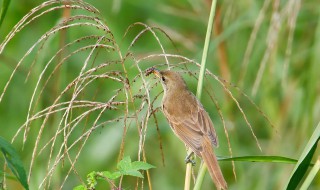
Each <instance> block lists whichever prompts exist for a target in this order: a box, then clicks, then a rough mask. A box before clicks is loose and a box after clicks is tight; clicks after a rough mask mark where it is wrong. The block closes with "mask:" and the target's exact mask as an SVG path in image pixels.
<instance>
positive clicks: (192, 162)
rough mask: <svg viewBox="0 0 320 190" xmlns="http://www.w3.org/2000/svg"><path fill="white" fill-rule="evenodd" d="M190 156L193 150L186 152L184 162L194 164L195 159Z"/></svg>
mask: <svg viewBox="0 0 320 190" xmlns="http://www.w3.org/2000/svg"><path fill="white" fill-rule="evenodd" d="M192 156H193V152H191V153H190V154H188V155H187V156H186V158H185V159H184V161H185V163H186V164H188V163H191V164H192V165H193V166H194V165H196V161H195V160H193V159H192Z"/></svg>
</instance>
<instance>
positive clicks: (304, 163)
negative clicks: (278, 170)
mask: <svg viewBox="0 0 320 190" xmlns="http://www.w3.org/2000/svg"><path fill="white" fill-rule="evenodd" d="M319 139H320V123H319V124H318V126H317V128H316V129H315V130H314V132H313V134H312V136H311V138H310V140H309V142H308V143H307V145H306V147H305V148H304V150H303V152H302V154H301V156H300V158H299V160H298V163H297V164H296V166H295V168H294V170H293V172H292V174H291V177H290V180H289V182H288V185H287V188H286V189H296V188H297V186H298V185H299V183H300V181H301V179H302V177H303V176H304V175H305V173H306V172H307V169H308V167H309V164H310V162H311V159H312V157H313V154H314V152H315V150H316V148H317V143H318V141H319Z"/></svg>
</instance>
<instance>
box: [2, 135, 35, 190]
mask: <svg viewBox="0 0 320 190" xmlns="http://www.w3.org/2000/svg"><path fill="white" fill-rule="evenodd" d="M0 150H1V152H2V154H3V156H4V158H5V160H6V162H7V164H8V167H9V168H10V170H11V171H12V173H13V174H14V175H15V176H16V177H17V179H18V180H19V182H20V183H21V185H22V186H23V187H24V188H25V189H27V190H28V189H29V185H28V182H27V175H26V171H25V170H24V167H23V164H22V161H21V159H20V157H19V155H18V153H17V152H16V150H15V149H14V148H13V147H12V145H11V144H10V143H9V142H7V141H6V140H5V139H3V138H2V137H0Z"/></svg>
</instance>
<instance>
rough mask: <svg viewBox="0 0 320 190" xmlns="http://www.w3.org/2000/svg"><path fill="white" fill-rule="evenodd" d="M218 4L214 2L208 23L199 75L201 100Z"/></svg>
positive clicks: (198, 90)
mask: <svg viewBox="0 0 320 190" xmlns="http://www.w3.org/2000/svg"><path fill="white" fill-rule="evenodd" d="M216 4H217V1H216V0H212V4H211V10H210V16H209V21H208V28H207V33H206V39H205V41H204V47H203V52H202V58H201V67H200V73H199V78H198V86H197V98H198V99H199V100H200V99H201V94H202V87H203V78H204V73H205V71H206V61H207V55H208V51H209V45H210V38H211V33H212V28H213V27H212V26H213V18H214V15H215V10H216Z"/></svg>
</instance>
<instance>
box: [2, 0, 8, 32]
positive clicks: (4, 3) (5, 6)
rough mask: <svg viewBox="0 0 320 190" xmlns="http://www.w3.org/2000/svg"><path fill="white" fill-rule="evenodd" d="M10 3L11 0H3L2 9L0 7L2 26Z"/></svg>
mask: <svg viewBox="0 0 320 190" xmlns="http://www.w3.org/2000/svg"><path fill="white" fill-rule="evenodd" d="M9 4H10V0H3V1H2V6H1V9H0V27H1V25H2V22H3V20H4V17H5V16H6V13H7V10H8V7H9Z"/></svg>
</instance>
